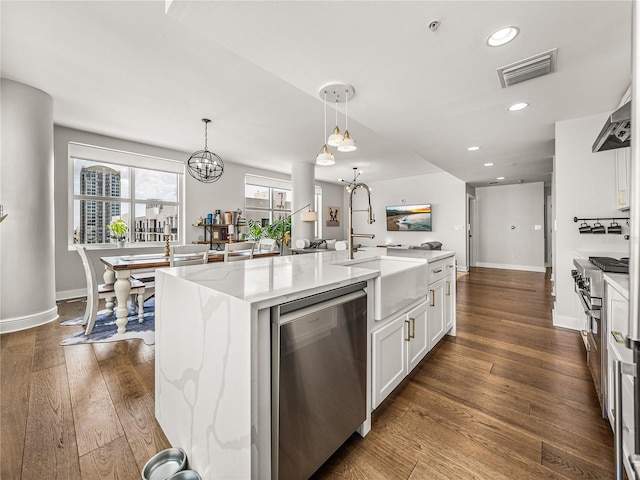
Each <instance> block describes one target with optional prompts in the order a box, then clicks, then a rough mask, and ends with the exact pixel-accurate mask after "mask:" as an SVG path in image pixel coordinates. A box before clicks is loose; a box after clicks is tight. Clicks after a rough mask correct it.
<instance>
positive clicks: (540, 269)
mask: <svg viewBox="0 0 640 480" xmlns="http://www.w3.org/2000/svg"><path fill="white" fill-rule="evenodd" d="M476 267H485V268H501V269H503V270H523V271H525V272H540V273H545V272H546V270H545V268H544V267H536V266H534V265H508V264H504V263H488V262H476Z"/></svg>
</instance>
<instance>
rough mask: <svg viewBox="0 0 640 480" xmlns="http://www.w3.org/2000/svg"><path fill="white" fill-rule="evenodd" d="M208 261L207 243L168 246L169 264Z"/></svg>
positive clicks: (180, 265)
mask: <svg viewBox="0 0 640 480" xmlns="http://www.w3.org/2000/svg"><path fill="white" fill-rule="evenodd" d="M208 261H209V244H206V245H205V244H194V245H171V247H169V265H170V266H172V267H182V266H185V265H203V264H206V263H207V262H208Z"/></svg>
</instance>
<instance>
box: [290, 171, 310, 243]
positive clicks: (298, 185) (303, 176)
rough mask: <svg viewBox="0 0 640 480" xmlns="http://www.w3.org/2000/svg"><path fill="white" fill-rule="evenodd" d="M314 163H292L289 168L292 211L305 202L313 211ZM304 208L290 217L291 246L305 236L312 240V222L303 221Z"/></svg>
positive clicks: (302, 205) (299, 207)
mask: <svg viewBox="0 0 640 480" xmlns="http://www.w3.org/2000/svg"><path fill="white" fill-rule="evenodd" d="M314 182H315V164H313V163H302V162H301V163H294V164H293V167H292V168H291V185H292V188H293V210H292V211H291V212H292V213H293V212H295V211H297V210H299V209H301V208H302V207H304V206H305V205H307V204H309V203H310V204H311V207H310V208H311V210H313V211H315V207H314V193H315V186H314ZM306 211H307V209H306V208H305V209H304V210H302V211H301V212H298V213H297V214H295V215H294V216H293V217H292V219H291V246H292V247H295V246H296V240H299V239H301V238H306V239H309V240H313V238H314V233H313V232H314V227H315V225H314V223H313V222H303V221H302V214H303V213H304V212H306Z"/></svg>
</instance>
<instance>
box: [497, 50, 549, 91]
mask: <svg viewBox="0 0 640 480" xmlns="http://www.w3.org/2000/svg"><path fill="white" fill-rule="evenodd" d="M557 56H558V49H557V48H554V49H553V50H549V51H547V52H544V53H539V54H538V55H534V56H533V57H529V58H525V59H524V60H520V61H518V62H515V63H512V64H511V65H507V66H506V67H501V68H499V69H498V77H499V78H500V83H501V84H502V88H507V87H510V86H511V85H515V84H516V83H520V82H524V81H526V80H531V79H532V78H536V77H541V76H542V75H547V74H548V73H553V72H555V71H556V58H557Z"/></svg>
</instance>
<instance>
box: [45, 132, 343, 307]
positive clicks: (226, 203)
mask: <svg viewBox="0 0 640 480" xmlns="http://www.w3.org/2000/svg"><path fill="white" fill-rule="evenodd" d="M70 141H73V142H78V143H85V144H90V145H96V146H101V147H107V148H113V149H117V150H123V151H128V152H134V153H141V154H146V155H153V156H158V157H162V158H169V159H174V160H183V161H186V159H187V158H188V157H189V155H190V152H179V151H175V150H168V149H164V148H160V147H154V146H151V145H145V144H140V143H136V142H130V141H127V140H123V139H117V138H112V137H105V136H103V135H98V134H94V133H90V132H84V131H80V130H74V129H70V128H65V127H60V126H56V127H55V130H54V157H55V158H54V162H55V168H54V177H55V225H56V231H55V259H56V297H57V298H58V299H61V298H71V297H76V296H80V295H84V292H85V288H86V285H85V279H84V272H83V269H82V264H81V263H80V258H79V256H78V254H77V253H76V251H75V248H74V247H73V246H69V244H68V225H69V221H70V219H69V215H68V205H69V203H68V202H69V180H70V179H69V169H68V165H69V159H68V142H70ZM223 160H224V159H223ZM245 173H251V174H254V175H262V176H265V177H271V178H280V179H285V180H290V177H289V176H287V175H282V174H279V173H275V172H271V171H269V170H261V169H256V168H251V167H246V166H244V165H240V164H235V163H231V162H225V171H224V175H223V176H222V178H221V179H220V180H219V181H218V182H216V183H213V184H204V183H200V182H198V181H196V180H195V179H193V178H192V177H191V176H190V175H188V174H186V173H185V203H184V211H183V217H184V224H185V225H186V228H185V241H186V242H187V243H190V242H191V241H193V240H196V239H197V238H198V235H202V233H203V232H202V228H201V227H193V226H191V225H192V224H194V223H196V220H197V219H198V217H200V216H206V214H207V213H209V212H211V211H212V210H214V209H216V208H219V209H221V210H223V211H225V210H235V209H237V208H242V209H243V210H244V176H245ZM316 184H317V185H320V186H321V187H322V195H323V203H324V205H342V203H343V201H344V199H343V187H342V186H341V185H336V184H329V183H324V182H316ZM324 205H323V207H324ZM345 229H346V227H345V226H344V225H343V224H341V226H340V228H332V229H328V228H326V227H324V228H323V230H324V232H325V233H324V234H323V236H324V237H325V238H344V235H345ZM328 235H329V236H328ZM153 251H158V252H160V251H164V248H163V247H161V246H154V247H136V248H131V247H127V248H126V252H127V254H135V253H150V252H153ZM120 252H121V250H118V249H117V248H115V247H113V246H109V247H107V248H98V249H93V250H91V251H90V252H89V256H90V258H91V259H92V260H93V262H94V265H95V266H96V272H101V271H103V266H102V264H101V263H100V261H99V257H101V256H109V255H118V254H119V253H120Z"/></svg>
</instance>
